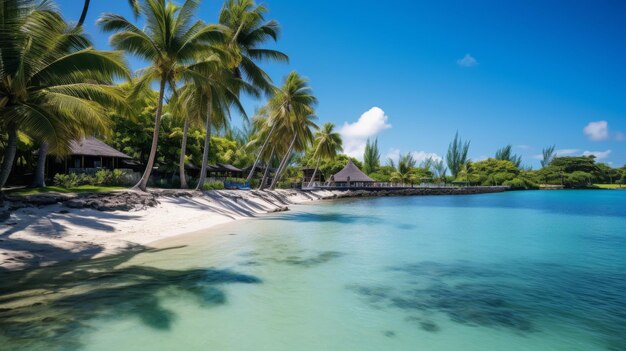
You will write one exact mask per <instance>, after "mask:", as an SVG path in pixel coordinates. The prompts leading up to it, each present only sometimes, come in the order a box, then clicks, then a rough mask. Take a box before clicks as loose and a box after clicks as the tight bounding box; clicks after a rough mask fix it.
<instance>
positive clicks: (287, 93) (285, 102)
mask: <svg viewBox="0 0 626 351" xmlns="http://www.w3.org/2000/svg"><path fill="white" fill-rule="evenodd" d="M315 104H317V99H316V98H315V96H313V94H312V92H311V88H310V87H309V86H308V81H307V80H306V79H305V78H303V77H301V76H300V75H299V74H298V73H296V72H295V71H294V72H291V73H289V75H287V77H285V80H284V83H283V86H282V87H280V88H274V95H273V96H272V98H271V99H270V100H269V102H268V104H267V106H266V110H267V111H268V112H267V114H268V116H269V117H268V118H267V125H266V127H267V134H266V136H265V141H264V142H263V145H262V146H261V148H260V149H259V151H258V154H257V157H256V159H255V161H254V164H253V165H252V168H251V169H250V174H248V178H247V179H246V181H248V182H249V181H250V179H252V176H253V175H254V171H255V169H256V166H257V165H258V163H259V161H260V159H261V155H262V154H263V152H264V151H265V148H266V147H267V145H268V142H269V141H270V140H271V138H272V137H273V134H274V133H275V132H276V130H277V129H280V128H283V127H287V126H290V124H291V122H292V120H293V119H294V116H297V117H298V118H300V119H301V118H302V117H303V116H309V115H312V114H313V107H314V106H315ZM288 129H289V128H288ZM275 178H276V177H275Z"/></svg>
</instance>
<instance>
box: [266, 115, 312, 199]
mask: <svg viewBox="0 0 626 351" xmlns="http://www.w3.org/2000/svg"><path fill="white" fill-rule="evenodd" d="M290 117H291V118H290V120H289V122H287V123H284V124H283V128H284V129H285V131H284V132H281V133H280V135H284V136H288V135H290V136H291V138H290V139H291V141H290V142H289V147H288V148H287V152H286V153H285V155H284V156H283V158H282V160H281V161H280V164H279V165H278V169H277V170H276V173H275V175H274V179H272V184H271V185H270V190H274V189H275V188H276V185H277V184H278V182H279V181H280V179H281V177H282V175H283V173H284V172H285V170H286V169H287V166H288V165H289V161H290V160H291V157H292V156H293V152H294V151H304V150H306V149H307V148H308V147H309V145H310V144H311V142H312V141H313V130H314V129H317V128H318V127H317V125H316V124H315V123H314V122H313V120H314V119H315V118H316V117H315V115H313V114H308V115H298V114H296V113H291V114H290Z"/></svg>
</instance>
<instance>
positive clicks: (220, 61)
mask: <svg viewBox="0 0 626 351" xmlns="http://www.w3.org/2000/svg"><path fill="white" fill-rule="evenodd" d="M207 62H211V63H212V65H205V66H204V67H203V68H204V70H203V71H199V72H197V73H198V74H197V76H198V77H202V78H200V79H198V78H196V79H195V80H194V83H193V84H194V85H195V87H196V94H195V96H196V98H195V99H194V102H193V104H192V105H190V106H194V107H197V109H198V111H200V113H202V114H203V115H204V116H205V125H204V129H205V137H204V148H203V152H202V167H201V168H200V178H199V179H198V185H197V186H196V190H200V189H202V187H203V186H204V182H205V180H206V171H207V168H208V161H209V146H210V142H211V129H212V127H216V128H224V127H225V126H226V125H227V123H228V120H229V119H230V109H231V107H233V108H236V109H237V110H238V111H239V113H240V114H241V115H242V116H244V117H245V116H246V113H245V110H244V108H243V106H242V105H241V103H240V102H239V98H238V94H237V92H238V91H239V90H240V89H251V88H250V86H248V85H246V84H245V83H244V82H243V81H241V80H240V79H237V78H235V77H234V76H233V75H232V69H231V68H232V67H230V66H229V65H228V62H227V61H226V62H225V61H224V58H223V57H222V58H220V56H219V55H212V57H211V58H210V61H207Z"/></svg>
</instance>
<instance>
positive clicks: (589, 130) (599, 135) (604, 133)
mask: <svg viewBox="0 0 626 351" xmlns="http://www.w3.org/2000/svg"><path fill="white" fill-rule="evenodd" d="M583 133H584V134H585V135H586V136H587V138H589V139H590V140H594V141H599V140H606V139H608V138H609V123H608V122H607V121H597V122H589V124H587V125H586V126H585V128H583Z"/></svg>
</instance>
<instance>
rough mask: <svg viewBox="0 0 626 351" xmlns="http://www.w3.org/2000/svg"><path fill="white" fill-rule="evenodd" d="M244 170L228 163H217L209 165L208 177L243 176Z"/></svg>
mask: <svg viewBox="0 0 626 351" xmlns="http://www.w3.org/2000/svg"><path fill="white" fill-rule="evenodd" d="M243 173H244V172H243V170H241V169H239V168H237V167H235V166H233V165H229V164H227V163H216V164H215V165H207V177H209V178H217V179H224V178H243V177H244V175H243Z"/></svg>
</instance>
